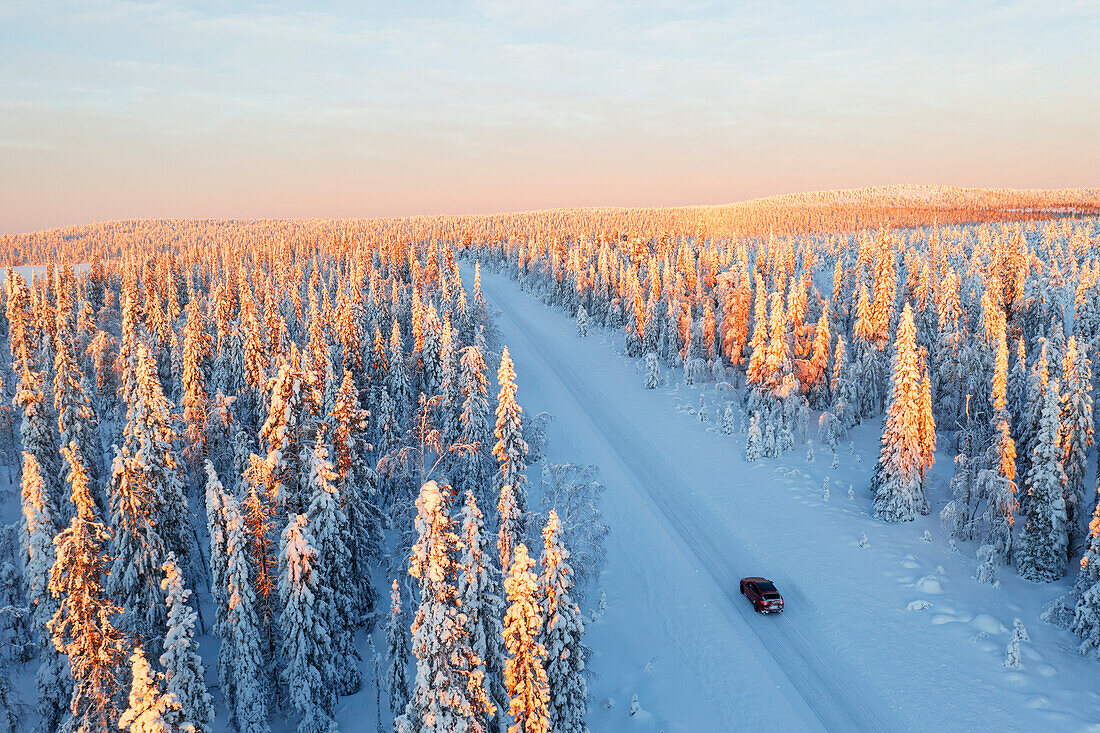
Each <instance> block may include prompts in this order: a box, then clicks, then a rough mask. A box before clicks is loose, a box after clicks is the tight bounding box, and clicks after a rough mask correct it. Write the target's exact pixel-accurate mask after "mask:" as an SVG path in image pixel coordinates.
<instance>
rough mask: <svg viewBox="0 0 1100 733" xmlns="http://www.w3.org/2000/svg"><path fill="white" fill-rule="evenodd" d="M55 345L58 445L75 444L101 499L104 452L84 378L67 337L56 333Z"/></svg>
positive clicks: (55, 397) (92, 489)
mask: <svg viewBox="0 0 1100 733" xmlns="http://www.w3.org/2000/svg"><path fill="white" fill-rule="evenodd" d="M56 341H57V346H56V356H55V357H54V378H53V391H54V408H55V409H56V410H57V427H58V433H59V435H60V438H61V442H60V445H68V444H69V443H76V445H77V447H78V452H77V455H79V456H80V457H81V458H83V459H84V472H85V473H86V474H87V475H88V481H89V484H90V486H91V491H92V496H93V497H97V496H99V495H100V494H99V489H100V468H99V466H100V454H101V452H102V450H103V448H102V447H101V445H100V442H99V431H98V429H97V425H96V419H95V413H94V412H92V405H91V402H89V400H88V394H87V390H86V389H85V387H84V375H83V374H81V372H80V369H79V367H77V365H76V362H75V361H74V360H73V357H72V349H71V346H70V344H69V339H68V337H67V335H66V334H63V333H61V332H59V333H58V337H57V339H56Z"/></svg>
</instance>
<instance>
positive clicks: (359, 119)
mask: <svg viewBox="0 0 1100 733" xmlns="http://www.w3.org/2000/svg"><path fill="white" fill-rule="evenodd" d="M303 8H307V9H303ZM1098 49H1100V3H1098V2H1064V3H1056V2H1049V3H1048V2H1038V1H1035V0H1025V1H1022V2H973V3H968V2H915V1H898V2H839V3H820V2H804V3H803V2H800V3H769V2H748V3H710V2H690V1H689V2H645V3H625V2H614V1H609V0H593V1H592V2H574V1H573V0H564V1H561V0H559V1H558V2H552V3H531V2H519V1H508V0H501V1H495V0H489V1H486V2H473V3H427V2H423V3H422V2H413V3H401V2H396V3H395V2H389V3H363V2H320V3H311V4H308V5H305V4H291V3H255V4H254V3H229V2H196V3H185V2H175V1H173V0H164V1H162V2H122V1H119V0H102V1H100V2H96V1H91V2H73V3H56V2H23V1H22V0H14V1H13V0H3V2H0V231H21V230H27V229H34V228H42V227H47V226H55V225H61V224H70V223H81V222H87V221H93V220H104V219H112V218H122V217H139V216H219V217H221V216H233V217H256V216H366V215H376V214H385V215H389V214H413V213H451V212H482V211H500V210H512V209H523V208H535V207H546V206H562V205H592V204H622V205H651V204H654V205H656V204H662V205H663V204H689V203H721V202H727V201H733V200H738V199H744V198H748V197H752V196H758V195H766V194H772V193H784V192H790V191H797V190H807V189H818V188H836V187H850V186H861V185H870V184H882V183H901V182H917V183H950V184H961V185H978V186H1041V187H1049V186H1084V185H1093V186H1095V185H1100V173H1098V171H1100V134H1098V130H1100V80H1098V77H1100V50H1098Z"/></svg>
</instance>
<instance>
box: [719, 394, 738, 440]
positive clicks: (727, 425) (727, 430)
mask: <svg viewBox="0 0 1100 733" xmlns="http://www.w3.org/2000/svg"><path fill="white" fill-rule="evenodd" d="M736 432H737V421H736V419H735V418H734V412H733V403H732V402H727V403H726V409H725V410H724V411H723V412H722V435H733V434H734V433H736Z"/></svg>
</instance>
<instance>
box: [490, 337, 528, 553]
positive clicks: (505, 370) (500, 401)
mask: <svg viewBox="0 0 1100 733" xmlns="http://www.w3.org/2000/svg"><path fill="white" fill-rule="evenodd" d="M497 382H498V383H499V384H500V394H499V395H497V409H496V415H497V423H496V429H495V430H494V435H496V437H497V442H496V445H494V446H493V455H494V456H496V458H497V460H498V461H499V462H500V473H499V475H498V478H497V486H499V487H500V501H499V502H498V504H497V509H499V510H500V531H499V533H498V536H497V548H498V550H499V551H500V563H501V567H502V568H504V567H510V566H511V558H512V548H513V547H515V545H516V543H517V542H521V541H522V540H523V538H524V537H526V516H527V489H526V481H527V479H526V477H525V476H524V471H525V470H526V469H527V463H526V460H527V443H526V442H525V441H524V440H523V431H522V423H521V418H520V415H521V414H522V413H523V408H521V407H520V406H519V403H517V402H516V372H515V369H514V368H513V366H512V358H511V357H510V356H509V355H508V347H507V346H505V347H504V353H503V354H501V357H500V371H499V372H498V374H497Z"/></svg>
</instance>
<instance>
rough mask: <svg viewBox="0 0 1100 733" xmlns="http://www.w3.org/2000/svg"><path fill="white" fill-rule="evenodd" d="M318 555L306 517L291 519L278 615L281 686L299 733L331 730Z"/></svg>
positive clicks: (328, 647) (330, 669) (327, 613)
mask: <svg viewBox="0 0 1100 733" xmlns="http://www.w3.org/2000/svg"><path fill="white" fill-rule="evenodd" d="M317 562H318V553H317V550H316V549H315V547H314V542H313V537H312V536H311V535H310V532H309V527H308V519H307V517H306V515H304V514H294V515H291V517H290V521H289V522H288V523H287V526H286V529H284V530H283V533H282V538H281V542H280V547H279V601H280V603H281V604H282V607H283V612H282V615H280V616H279V627H280V629H281V630H282V654H283V658H284V659H285V665H286V666H284V667H283V669H282V679H283V684H285V685H286V688H287V690H288V693H289V697H290V703H291V705H293V706H294V709H295V710H296V711H298V714H299V715H300V716H301V718H300V720H299V722H298V733H327V732H328V731H334V730H335V729H336V724H335V722H334V721H333V719H332V712H333V708H334V707H335V705H336V690H335V688H334V683H335V679H334V678H335V675H336V665H335V663H334V661H335V660H334V659H333V655H332V638H331V636H330V635H329V621H330V619H331V618H332V615H333V614H332V609H331V603H332V601H331V598H325V597H324V595H325V594H323V593H322V594H319V593H318V591H319V588H318V584H317V573H316V569H317Z"/></svg>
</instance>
